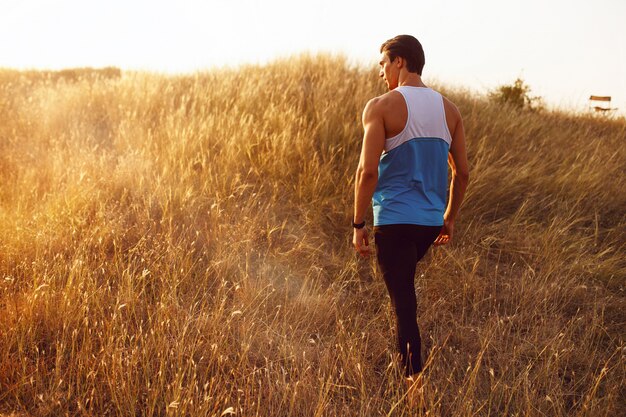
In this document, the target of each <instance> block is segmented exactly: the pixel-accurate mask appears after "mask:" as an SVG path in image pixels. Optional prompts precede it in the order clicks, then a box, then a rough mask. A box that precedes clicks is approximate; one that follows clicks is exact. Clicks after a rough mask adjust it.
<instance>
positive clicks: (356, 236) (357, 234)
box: [352, 227, 370, 258]
mask: <svg viewBox="0 0 626 417" xmlns="http://www.w3.org/2000/svg"><path fill="white" fill-rule="evenodd" d="M352 244H353V245H354V249H356V251H357V252H358V253H359V254H360V255H361V256H362V257H364V258H367V257H368V256H369V255H370V246H369V240H368V238H367V228H365V227H362V228H360V229H357V228H354V233H353V235H352Z"/></svg>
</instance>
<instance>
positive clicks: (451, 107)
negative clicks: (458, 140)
mask: <svg viewBox="0 0 626 417" xmlns="http://www.w3.org/2000/svg"><path fill="white" fill-rule="evenodd" d="M439 94H441V93H439ZM441 98H442V99H443V108H444V110H445V112H446V115H450V116H452V117H453V118H455V119H460V118H461V112H460V111H459V108H458V107H457V106H456V104H454V102H453V101H452V100H450V99H449V98H448V97H446V96H444V95H443V94H441Z"/></svg>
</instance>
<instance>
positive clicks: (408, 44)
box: [380, 35, 425, 75]
mask: <svg viewBox="0 0 626 417" xmlns="http://www.w3.org/2000/svg"><path fill="white" fill-rule="evenodd" d="M380 52H381V53H382V52H384V53H386V54H387V56H389V60H390V61H393V60H394V59H396V58H397V57H401V58H403V59H404V60H405V61H406V69H408V70H409V72H417V73H418V74H419V75H422V69H424V63H425V59H424V49H423V48H422V44H421V43H420V42H419V41H418V40H417V39H415V38H414V37H413V36H411V35H398V36H396V37H395V38H391V39H389V40H388V41H385V42H384V43H383V44H382V45H381V46H380Z"/></svg>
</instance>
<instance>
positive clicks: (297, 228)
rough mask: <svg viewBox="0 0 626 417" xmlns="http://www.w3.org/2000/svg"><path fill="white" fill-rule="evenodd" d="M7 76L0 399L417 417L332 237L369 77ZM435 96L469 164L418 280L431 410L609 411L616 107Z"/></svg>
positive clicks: (339, 240) (618, 258)
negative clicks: (604, 114)
mask: <svg viewBox="0 0 626 417" xmlns="http://www.w3.org/2000/svg"><path fill="white" fill-rule="evenodd" d="M7 74H9V73H5V76H4V77H0V78H1V79H2V83H1V84H0V274H1V279H0V412H3V411H5V412H23V413H25V415H34V416H40V415H41V416H44V415H65V414H69V415H194V416H195V415H206V416H221V415H229V414H235V413H236V415H243V416H255V415H258V416H270V415H272V416H282V415H294V416H312V415H315V416H325V415H328V416H331V415H333V416H334V415H342V416H374V415H394V416H396V415H397V416H404V415H415V414H414V412H413V414H411V411H410V410H409V408H408V405H407V403H406V401H405V398H404V395H405V387H404V385H403V380H402V377H401V375H400V373H399V371H398V369H397V368H396V367H394V366H393V365H392V363H393V355H394V339H393V331H394V330H393V329H394V324H393V319H392V315H391V312H390V305H389V300H388V297H387V294H386V290H385V287H384V284H383V282H382V279H381V277H380V275H379V273H378V271H377V270H376V267H375V264H374V262H373V261H372V260H369V261H365V260H361V259H359V258H357V256H356V255H355V253H354V251H353V249H352V248H351V246H350V239H351V228H350V217H351V213H352V201H353V174H354V171H355V168H356V164H357V160H358V152H359V150H360V141H361V135H362V129H361V126H360V112H361V110H362V108H363V106H364V105H365V103H366V102H367V100H368V99H369V98H371V97H373V96H374V95H377V94H380V93H382V92H383V89H382V87H383V86H382V83H380V81H379V80H378V78H377V76H376V74H375V73H374V72H372V71H365V70H361V69H357V68H352V67H350V66H348V65H347V64H346V63H345V62H344V61H343V60H342V59H339V58H329V57H323V56H320V57H306V56H303V57H299V58H291V59H288V60H283V61H277V62H275V63H272V64H270V65H267V66H263V67H255V66H248V67H242V68H240V69H238V70H216V71H213V72H207V73H203V74H198V75H195V76H178V77H173V76H172V77H168V76H163V75H154V74H143V73H129V74H123V76H122V77H121V78H113V79H97V78H96V79H93V78H89V79H82V80H81V79H78V80H64V79H60V80H50V79H48V80H46V79H38V78H37V77H36V76H35V75H33V74H28V76H26V75H22V76H18V75H16V74H15V73H10V75H7ZM426 81H427V83H428V79H427V77H426ZM437 88H439V87H437ZM441 91H442V92H443V93H444V94H446V95H447V96H448V97H449V98H451V99H452V100H453V101H454V102H455V103H457V105H458V106H459V108H460V110H461V112H462V114H463V115H464V121H465V128H466V135H467V138H468V147H469V149H468V152H469V160H470V166H471V180H470V185H469V189H468V194H467V197H466V200H465V203H464V206H463V208H462V211H461V215H460V219H459V221H458V225H457V229H458V230H457V235H456V236H455V242H454V244H453V245H451V246H449V247H443V248H437V249H434V250H431V252H430V253H429V254H428V255H427V257H426V259H425V260H424V261H423V262H422V263H421V265H420V268H419V273H418V277H417V280H416V286H417V291H418V300H419V323H420V326H421V329H422V335H423V340H424V343H425V347H424V350H425V352H424V353H425V354H426V355H427V356H428V366H427V370H426V373H425V375H426V381H427V386H428V387H429V392H430V394H431V395H430V396H429V402H428V404H427V407H426V408H427V409H428V410H431V412H432V414H429V415H443V416H475V415H520V416H521V415H524V416H543V415H551V416H565V415H568V416H570V415H580V416H594V417H596V416H614V415H617V414H618V413H619V411H618V410H620V409H622V410H623V409H625V407H626V403H625V402H624V396H623V387H624V385H625V382H626V381H625V375H626V372H625V371H626V369H625V366H626V361H625V360H624V355H625V350H624V334H626V328H625V323H626V320H625V313H624V311H625V310H624V308H625V307H626V305H625V300H626V298H625V296H624V284H625V282H624V277H625V276H626V261H625V258H624V250H625V247H624V246H625V243H626V228H625V226H626V218H625V216H626V214H625V213H626V212H625V211H624V207H626V193H625V192H624V190H625V189H626V175H624V173H625V172H626V148H625V147H624V145H625V144H626V122H624V120H617V121H610V120H601V119H597V118H592V117H584V116H575V115H567V114H559V113H550V112H543V113H535V112H523V111H522V112H520V111H517V110H514V109H509V108H506V107H501V106H497V105H495V104H492V103H490V102H489V101H488V100H487V99H485V98H484V97H478V96H473V95H471V94H470V93H467V92H463V91H456V90H450V91H448V89H446V88H445V87H442V88H441Z"/></svg>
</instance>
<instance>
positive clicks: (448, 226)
mask: <svg viewBox="0 0 626 417" xmlns="http://www.w3.org/2000/svg"><path fill="white" fill-rule="evenodd" d="M453 233H454V222H453V221H450V220H444V221H443V226H441V232H439V236H437V239H435V242H434V245H435V246H441V245H446V244H448V243H450V242H451V241H452V234H453Z"/></svg>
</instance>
